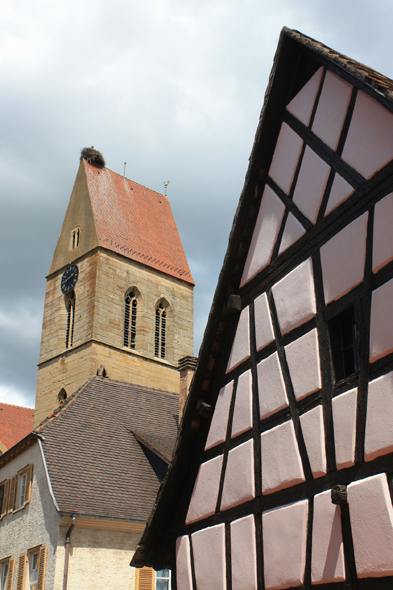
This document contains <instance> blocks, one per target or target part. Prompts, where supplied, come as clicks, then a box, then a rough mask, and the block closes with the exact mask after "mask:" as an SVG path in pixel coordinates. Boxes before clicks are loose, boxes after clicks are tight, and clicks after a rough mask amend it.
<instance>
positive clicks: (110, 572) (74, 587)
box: [54, 526, 140, 590]
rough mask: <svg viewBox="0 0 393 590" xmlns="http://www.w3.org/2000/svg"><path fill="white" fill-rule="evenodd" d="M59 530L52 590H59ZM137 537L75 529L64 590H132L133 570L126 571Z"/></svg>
mask: <svg viewBox="0 0 393 590" xmlns="http://www.w3.org/2000/svg"><path fill="white" fill-rule="evenodd" d="M66 533H67V527H63V526H62V527H60V529H59V536H58V551H57V555H56V574H55V585H54V590H61V589H62V584H63V572H64V552H65V548H64V546H65V536H66ZM139 538H140V534H139V533H125V532H119V531H107V530H92V529H83V528H78V527H75V528H74V530H73V531H72V534H71V549H70V561H69V570H68V584H67V590H92V588H94V589H95V590H108V588H116V590H134V587H135V568H132V567H130V565H129V564H130V561H131V558H132V556H133V554H134V549H135V547H136V544H137V542H138V541H139Z"/></svg>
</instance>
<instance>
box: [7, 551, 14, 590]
mask: <svg viewBox="0 0 393 590" xmlns="http://www.w3.org/2000/svg"><path fill="white" fill-rule="evenodd" d="M14 569H15V557H11V559H10V560H9V562H8V577H7V588H6V590H12V586H13V584H12V582H13V577H14Z"/></svg>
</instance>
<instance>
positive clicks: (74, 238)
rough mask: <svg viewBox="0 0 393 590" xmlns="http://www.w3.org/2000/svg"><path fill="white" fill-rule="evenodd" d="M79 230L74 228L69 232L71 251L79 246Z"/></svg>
mask: <svg viewBox="0 0 393 590" xmlns="http://www.w3.org/2000/svg"><path fill="white" fill-rule="evenodd" d="M80 231H81V230H80V228H79V227H76V228H75V229H73V230H72V232H71V248H70V249H71V250H75V248H77V247H78V246H79V237H80Z"/></svg>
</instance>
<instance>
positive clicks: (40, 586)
mask: <svg viewBox="0 0 393 590" xmlns="http://www.w3.org/2000/svg"><path fill="white" fill-rule="evenodd" d="M45 569H46V547H41V549H40V556H39V563H38V581H37V590H44V588H45Z"/></svg>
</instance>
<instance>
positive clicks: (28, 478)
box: [25, 465, 33, 504]
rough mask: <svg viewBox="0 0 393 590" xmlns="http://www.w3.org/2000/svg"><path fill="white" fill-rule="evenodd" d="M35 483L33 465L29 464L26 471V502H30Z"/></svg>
mask: <svg viewBox="0 0 393 590" xmlns="http://www.w3.org/2000/svg"><path fill="white" fill-rule="evenodd" d="M32 483H33V465H29V466H28V468H27V473H26V492H25V504H28V503H29V502H30V496H31V486H32Z"/></svg>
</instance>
